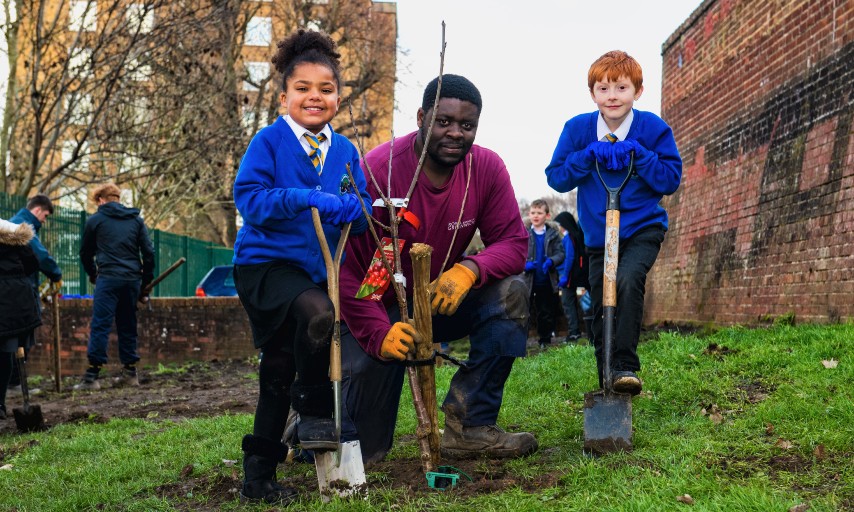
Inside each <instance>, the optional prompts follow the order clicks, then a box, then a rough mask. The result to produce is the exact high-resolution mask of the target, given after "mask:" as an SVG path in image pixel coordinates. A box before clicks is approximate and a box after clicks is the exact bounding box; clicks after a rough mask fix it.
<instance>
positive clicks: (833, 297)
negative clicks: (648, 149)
mask: <svg viewBox="0 0 854 512" xmlns="http://www.w3.org/2000/svg"><path fill="white" fill-rule="evenodd" d="M663 56H664V70H663V88H662V117H663V118H664V119H665V120H666V121H667V122H668V123H669V124H670V126H671V127H672V128H673V131H674V134H675V136H676V142H677V144H678V146H679V149H680V152H681V154H682V158H683V161H684V174H683V181H682V185H681V187H680V189H679V191H678V192H677V193H676V194H674V195H673V196H671V197H669V198H666V199H665V207H666V208H667V210H668V212H669V213H670V231H669V233H668V235H667V239H666V241H665V244H664V246H663V247H662V251H661V254H660V256H659V258H658V261H657V263H656V265H655V267H654V268H653V272H652V273H651V274H650V276H649V280H648V294H647V304H646V318H645V320H646V321H647V322H649V323H654V322H660V321H674V322H684V321H701V322H707V321H708V322H715V323H720V324H733V323H744V324H751V323H756V322H758V321H762V320H763V319H766V318H768V317H774V316H779V315H784V314H788V313H794V314H795V318H796V320H797V321H807V322H828V321H839V320H845V319H850V318H852V317H854V258H852V255H854V135H852V114H854V91H852V84H854V65H852V63H853V62H854V2H852V1H850V0H809V1H804V0H801V1H797V0H788V1H785V0H783V1H781V0H773V1H772V0H767V1H761V2H757V1H752V0H709V1H706V2H703V4H702V5H701V6H700V7H699V8H697V10H696V11H695V12H694V13H693V14H692V16H691V17H690V18H689V19H688V20H687V21H686V22H685V23H684V24H683V25H682V26H681V27H680V28H679V30H677V31H676V32H675V33H674V34H673V35H672V36H671V37H670V38H669V39H668V41H667V42H666V43H665V44H664V47H663Z"/></svg>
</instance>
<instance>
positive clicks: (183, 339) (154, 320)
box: [28, 297, 257, 376]
mask: <svg viewBox="0 0 854 512" xmlns="http://www.w3.org/2000/svg"><path fill="white" fill-rule="evenodd" d="M151 305H152V307H151V310H150V311H149V310H148V308H146V307H140V309H139V311H138V313H137V320H138V331H139V339H138V351H139V355H140V357H141V360H140V365H141V366H143V367H145V366H148V367H156V366H157V365H158V364H164V365H165V364H168V363H182V362H185V361H211V360H215V359H217V360H225V359H242V358H246V357H250V356H252V355H256V354H257V351H256V350H255V348H254V346H253V345H252V333H251V331H250V328H249V319H248V318H247V316H246V312H245V311H244V310H243V306H241V305H240V300H239V299H238V298H237V297H207V298H196V297H190V298H174V299H173V298H154V299H152V300H151ZM51 308H52V306H51V305H48V306H47V307H46V309H45V311H44V313H43V314H42V321H43V322H44V325H42V326H41V327H39V328H38V329H37V330H36V346H35V347H34V348H33V349H32V350H31V351H30V358H29V364H28V369H29V370H30V373H31V374H41V375H45V376H47V375H53V372H54V369H53V368H54V366H53V365H54V348H53V344H54V329H53V320H52V319H53V312H52V310H51ZM59 312H60V328H59V333H60V352H59V353H60V362H61V367H62V375H63V376H68V375H81V376H82V375H83V372H84V371H86V368H87V367H88V364H89V363H88V360H87V358H86V347H87V345H88V342H89V324H90V321H91V318H92V299H70V300H62V301H60V308H59ZM107 350H108V351H107V354H108V356H107V357H108V359H109V362H108V366H107V370H108V371H116V370H117V369H118V368H120V367H121V364H120V363H119V355H118V354H119V352H118V340H117V338H116V333H115V327H114V328H113V331H112V332H111V333H110V341H109V345H108V348H107Z"/></svg>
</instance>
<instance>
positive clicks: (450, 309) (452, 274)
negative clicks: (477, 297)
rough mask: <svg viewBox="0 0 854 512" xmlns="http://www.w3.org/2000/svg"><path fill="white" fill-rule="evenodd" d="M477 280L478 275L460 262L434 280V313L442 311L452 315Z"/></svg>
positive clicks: (432, 306) (432, 305)
mask: <svg viewBox="0 0 854 512" xmlns="http://www.w3.org/2000/svg"><path fill="white" fill-rule="evenodd" d="M476 280H477V276H476V275H474V272H472V271H471V270H469V269H467V268H466V267H465V266H463V265H461V264H459V263H457V264H455V265H454V266H453V267H451V268H450V269H449V270H448V271H446V272H445V273H444V274H442V275H441V276H439V279H437V280H435V281H433V294H432V297H431V302H430V306H431V308H432V309H433V314H434V315H435V314H436V313H441V314H443V315H448V316H451V315H453V314H454V313H456V312H457V308H458V307H460V303H461V302H462V301H463V299H464V298H466V295H468V293H469V290H471V287H472V286H474V282H475V281H476Z"/></svg>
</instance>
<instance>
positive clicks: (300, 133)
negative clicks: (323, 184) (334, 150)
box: [282, 115, 332, 172]
mask: <svg viewBox="0 0 854 512" xmlns="http://www.w3.org/2000/svg"><path fill="white" fill-rule="evenodd" d="M282 117H284V118H285V122H286V123H288V126H290V127H291V130H293V132H294V136H296V138H297V140H299V143H300V145H301V146H302V148H303V149H304V150H305V154H306V155H308V154H310V153H311V150H312V147H311V145H309V143H308V140H307V139H306V138H305V134H306V133H308V134H311V135H314V136H315V137H317V136H318V135H320V133H322V134H323V135H326V140H325V141H323V142H321V143H320V154H321V155H323V156H322V157H321V158H320V170H321V172H322V171H323V164H324V163H326V152H327V151H329V146H330V145H331V144H332V129H331V128H329V123H327V124H325V125H324V126H323V129H322V130H320V133H311V130H306V129H305V127H303V126H300V125H299V123H297V122H296V121H294V120H293V119H292V118H291V116H287V115H286V116H282Z"/></svg>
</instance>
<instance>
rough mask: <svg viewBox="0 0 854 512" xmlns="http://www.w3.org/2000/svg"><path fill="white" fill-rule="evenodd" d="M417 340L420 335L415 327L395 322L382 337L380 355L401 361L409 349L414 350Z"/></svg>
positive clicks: (419, 338)
mask: <svg viewBox="0 0 854 512" xmlns="http://www.w3.org/2000/svg"><path fill="white" fill-rule="evenodd" d="M419 341H421V335H420V334H419V333H418V331H416V330H415V327H413V326H411V325H409V324H407V323H404V322H396V323H395V324H394V325H392V326H391V329H389V330H388V332H387V333H386V335H385V338H383V344H382V346H381V347H380V355H381V356H383V357H385V358H386V359H397V360H399V361H403V360H404V359H406V354H408V353H409V351H410V350H415V343H417V342H419Z"/></svg>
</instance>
